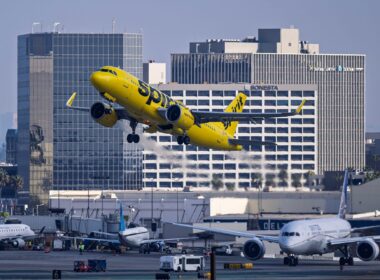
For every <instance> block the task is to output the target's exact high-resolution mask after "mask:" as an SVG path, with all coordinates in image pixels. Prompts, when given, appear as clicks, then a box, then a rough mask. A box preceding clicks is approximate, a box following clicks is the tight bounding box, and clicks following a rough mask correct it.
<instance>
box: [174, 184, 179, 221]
mask: <svg viewBox="0 0 380 280" xmlns="http://www.w3.org/2000/svg"><path fill="white" fill-rule="evenodd" d="M174 181H175V185H176V186H175V187H176V190H177V223H178V222H179V218H178V178H174Z"/></svg>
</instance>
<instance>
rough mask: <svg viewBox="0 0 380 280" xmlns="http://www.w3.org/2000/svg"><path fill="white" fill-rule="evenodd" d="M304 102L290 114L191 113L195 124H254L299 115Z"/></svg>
mask: <svg viewBox="0 0 380 280" xmlns="http://www.w3.org/2000/svg"><path fill="white" fill-rule="evenodd" d="M305 102H306V100H302V102H301V104H300V105H299V106H298V108H297V109H296V110H294V111H291V112H285V113H244V112H243V113H235V112H208V111H194V110H192V111H191V113H192V114H193V115H194V117H195V120H196V123H197V124H201V123H207V122H225V121H230V122H232V121H250V122H255V121H259V120H263V119H269V118H282V117H290V116H294V115H299V114H300V113H301V111H302V107H303V106H304V104H305Z"/></svg>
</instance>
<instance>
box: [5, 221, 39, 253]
mask: <svg viewBox="0 0 380 280" xmlns="http://www.w3.org/2000/svg"><path fill="white" fill-rule="evenodd" d="M44 229H45V227H43V228H42V229H41V231H40V234H41V233H42V232H43V230H44ZM38 236H39V235H38V234H36V233H35V232H34V231H33V230H31V228H30V227H29V226H28V225H24V224H3V225H0V244H11V245H12V246H13V247H15V248H23V247H24V246H25V240H31V239H34V238H36V237H38Z"/></svg>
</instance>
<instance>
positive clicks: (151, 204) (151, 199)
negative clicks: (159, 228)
mask: <svg viewBox="0 0 380 280" xmlns="http://www.w3.org/2000/svg"><path fill="white" fill-rule="evenodd" d="M153 181H154V179H153V178H151V179H150V183H151V185H150V194H151V195H150V217H151V220H150V225H151V228H152V229H153Z"/></svg>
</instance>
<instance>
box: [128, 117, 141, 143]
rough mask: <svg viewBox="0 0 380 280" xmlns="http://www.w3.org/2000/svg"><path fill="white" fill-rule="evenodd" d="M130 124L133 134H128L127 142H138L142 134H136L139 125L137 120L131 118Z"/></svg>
mask: <svg viewBox="0 0 380 280" xmlns="http://www.w3.org/2000/svg"><path fill="white" fill-rule="evenodd" d="M129 125H130V126H131V128H132V134H128V136H127V142H128V143H138V142H140V136H139V135H138V134H136V126H137V121H135V120H131V122H130V123H129Z"/></svg>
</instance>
